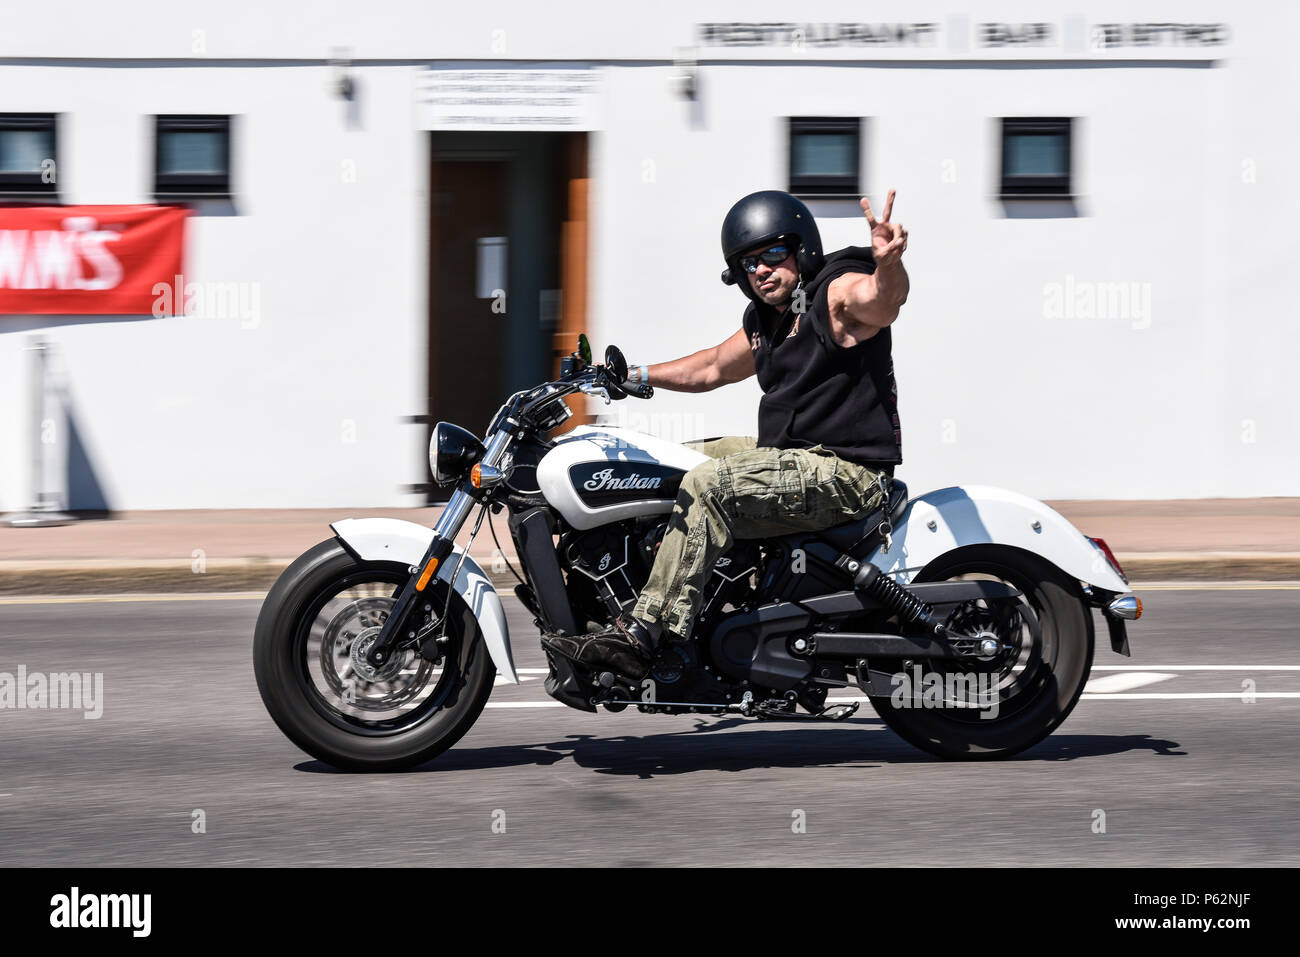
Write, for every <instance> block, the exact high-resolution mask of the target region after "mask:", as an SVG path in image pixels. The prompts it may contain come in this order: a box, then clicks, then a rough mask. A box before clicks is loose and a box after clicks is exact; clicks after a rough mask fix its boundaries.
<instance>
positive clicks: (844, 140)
mask: <svg viewBox="0 0 1300 957" xmlns="http://www.w3.org/2000/svg"><path fill="white" fill-rule="evenodd" d="M861 156H862V120H861V119H859V118H857V117H834V116H823V117H816V116H797V117H791V118H790V192H791V193H793V194H794V195H796V196H853V197H855V198H856V197H858V196H860V195H861V193H860V192H859V188H860V186H859V175H858V170H859V167H860V160H861Z"/></svg>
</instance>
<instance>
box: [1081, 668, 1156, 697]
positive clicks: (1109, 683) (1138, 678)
mask: <svg viewBox="0 0 1300 957" xmlns="http://www.w3.org/2000/svg"><path fill="white" fill-rule="evenodd" d="M1177 677H1178V676H1177V675H1166V674H1161V673H1159V672H1157V671H1125V672H1121V673H1120V674H1117V675H1106V676H1104V677H1101V678H1090V679H1089V680H1088V684H1087V685H1086V687H1087V689H1088V690H1089V691H1091V692H1092V693H1093V694H1113V693H1115V692H1117V691H1131V690H1132V689H1133V688H1141V687H1142V686H1143V685H1153V684H1155V683H1156V682H1158V681H1168V680H1169V679H1170V678H1177Z"/></svg>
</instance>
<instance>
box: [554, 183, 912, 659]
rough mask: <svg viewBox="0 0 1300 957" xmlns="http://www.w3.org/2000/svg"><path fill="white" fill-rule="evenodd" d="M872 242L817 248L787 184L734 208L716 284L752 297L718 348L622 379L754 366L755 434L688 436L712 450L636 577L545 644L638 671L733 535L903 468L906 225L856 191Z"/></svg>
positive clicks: (856, 500)
mask: <svg viewBox="0 0 1300 957" xmlns="http://www.w3.org/2000/svg"><path fill="white" fill-rule="evenodd" d="M860 205H861V207H862V211H863V213H864V215H865V216H866V219H867V223H868V225H869V226H870V230H871V245H870V247H869V248H868V247H858V246H849V247H846V248H845V249H842V250H839V251H838V252H835V253H832V254H830V255H823V253H822V244H821V235H820V233H819V231H818V229H817V224H816V222H815V221H814V220H813V216H812V213H811V212H810V211H809V210H808V207H807V206H805V205H804V204H803V203H802V202H801V201H800V200H798V199H797V198H795V197H794V196H791V195H790V194H789V193H784V192H780V191H778V190H764V191H761V192H757V193H751V194H750V195H748V196H746V197H744V198H743V199H741V200H740V201H739V202H737V203H736V204H735V205H734V206H733V207H732V208H731V210H730V212H728V213H727V216H726V218H725V219H724V220H723V223H722V255H723V258H724V259H725V260H726V263H727V269H726V271H724V272H723V274H722V280H723V282H725V283H727V284H729V285H731V284H738V285H739V286H740V288H741V291H742V292H743V293H744V294H745V295H746V297H748V298H749V299H750V300H751V301H750V304H749V305H748V306H747V307H746V309H745V313H744V316H743V318H742V328H741V329H739V330H738V331H737V332H736V333H735V334H734V335H732V336H731V337H730V338H728V339H727V340H726V341H724V342H722V343H721V344H719V345H717V346H714V347H713V348H711V349H704V350H701V351H699V352H696V353H694V354H692V355H689V356H685V357H683V358H680V359H676V360H674V361H671V362H662V363H657V364H655V365H651V366H640V367H634V368H633V369H632V370H631V371H630V374H629V381H631V382H634V383H650V384H653V385H654V386H655V387H656V388H659V389H670V390H673V391H678V392H707V391H711V390H713V389H716V388H719V387H721V386H724V385H727V384H729V383H732V382H739V381H741V380H743V379H747V378H749V377H750V376H752V375H757V376H758V381H759V385H760V387H761V388H762V390H763V393H764V395H763V398H762V400H761V401H760V403H759V413H758V436H757V438H756V439H755V438H739V437H726V438H721V439H715V440H711V441H707V442H700V443H688V444H691V445H692V447H694V448H696V449H698V450H699V451H701V452H704V453H705V454H706V455H709V456H710V459H709V461H707V462H704V463H701V464H700V465H697V466H696V467H695V468H693V469H691V470H690V471H689V472H688V473H687V474H686V476H685V477H684V479H683V480H682V483H681V486H680V489H679V491H678V495H677V501H676V504H675V506H674V508H673V512H672V516H671V518H670V519H669V522H668V529H667V531H666V533H665V534H664V537H663V541H662V543H661V544H660V545H659V548H658V551H657V553H656V556H655V560H654V565H653V568H652V569H651V573H650V577H649V580H648V581H647V582H646V585H645V587H644V588H643V589H642V591H641V594H640V596H639V598H638V600H637V603H636V605H635V607H634V608H633V609H632V611H631V613H630V614H623V615H620V616H619V617H618V618H617V619H615V621H614V623H613V624H612V625H611V626H610V627H609V628H606V629H604V630H603V631H598V632H593V633H590V634H584V635H563V634H550V635H547V636H545V637H544V638H543V644H545V645H546V646H547V647H548V648H550V649H551V650H552V651H554V652H556V653H558V654H562V655H565V656H566V657H569V658H571V659H573V660H575V661H578V662H580V663H582V664H584V665H587V666H588V667H590V666H603V667H605V668H608V669H610V670H613V671H616V672H618V673H619V674H621V675H623V676H625V677H628V678H632V679H640V678H642V677H643V676H644V675H645V674H646V673H647V672H648V671H649V667H650V664H651V663H652V661H653V660H654V657H655V653H656V650H657V647H658V644H659V642H660V640H661V638H662V636H663V634H664V632H667V633H668V634H669V635H671V636H672V639H675V640H681V641H685V640H687V639H688V638H689V637H690V634H691V627H692V624H693V622H694V620H695V616H696V614H697V612H698V611H699V603H700V592H701V588H702V587H703V585H704V583H705V581H706V579H707V578H708V576H709V574H710V573H711V571H712V569H713V566H714V563H715V562H716V561H717V560H718V558H719V557H720V556H721V555H722V554H723V553H724V552H726V551H727V550H728V549H729V548H730V547H731V544H732V542H733V541H734V540H736V539H747V538H764V537H768V536H773V535H780V534H784V533H786V532H790V531H796V530H815V529H822V528H828V527H830V526H833V525H838V524H840V523H843V522H847V521H850V520H852V519H858V518H864V517H866V516H867V515H868V514H870V513H871V512H872V511H874V510H875V509H876V508H877V507H878V506H879V505H880V504H881V503H882V502H883V501H884V499H885V496H886V495H887V483H888V481H889V478H890V477H891V476H892V475H893V469H894V466H895V465H897V464H899V463H900V462H902V440H901V435H900V430H899V420H898V410H897V391H896V388H895V384H894V370H893V362H892V358H891V351H890V350H891V341H890V332H889V326H890V324H892V323H893V321H894V320H895V319H896V318H897V317H898V312H899V308H900V307H901V306H902V305H903V303H905V302H906V301H907V293H908V288H909V282H908V276H907V271H906V270H905V269H904V268H903V263H902V255H903V252H904V251H905V250H906V249H907V230H906V229H904V228H903V226H902V225H901V224H899V223H894V222H891V221H890V216H891V214H892V212H893V205H894V191H893V190H890V191H889V195H888V197H887V198H886V199H885V205H884V209H883V210H882V215H881V217H880V219H879V220H877V219H876V217H875V215H874V214H873V212H872V209H871V204H870V202H868V200H867V199H866V198H865V197H864V198H863V199H862V200H861V202H860Z"/></svg>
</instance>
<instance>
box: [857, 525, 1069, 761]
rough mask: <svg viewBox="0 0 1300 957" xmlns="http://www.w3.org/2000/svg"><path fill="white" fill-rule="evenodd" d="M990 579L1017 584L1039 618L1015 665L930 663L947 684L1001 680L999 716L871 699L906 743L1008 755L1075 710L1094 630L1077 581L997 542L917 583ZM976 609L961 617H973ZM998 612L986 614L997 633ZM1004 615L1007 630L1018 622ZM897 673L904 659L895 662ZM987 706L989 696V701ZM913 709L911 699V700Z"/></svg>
mask: <svg viewBox="0 0 1300 957" xmlns="http://www.w3.org/2000/svg"><path fill="white" fill-rule="evenodd" d="M972 577H973V578H983V579H994V580H999V581H1004V582H1007V583H1009V584H1011V585H1014V586H1015V587H1016V588H1017V589H1019V590H1020V592H1021V593H1022V594H1023V595H1024V598H1025V600H1026V601H1027V602H1028V604H1029V606H1030V610H1031V611H1032V613H1033V616H1034V617H1035V618H1036V619H1037V626H1038V627H1037V632H1038V633H1037V634H1036V635H1035V634H1034V633H1033V631H1034V630H1033V629H1032V628H1030V627H1028V626H1025V631H1024V637H1022V638H1021V639H1019V641H1020V646H1021V647H1020V650H1019V651H1018V652H1017V656H1016V660H1007V659H1004V660H1002V661H994V662H989V663H987V664H986V665H982V666H981V665H978V664H977V665H974V666H971V665H969V664H966V665H958V664H956V663H955V662H952V661H948V660H944V659H934V660H933V662H932V668H933V670H934V671H935V672H936V673H937V674H939V675H940V677H941V678H943V679H944V680H947V676H948V675H949V674H954V675H955V674H957V673H958V672H963V671H964V672H970V671H972V670H974V671H983V672H984V673H985V674H986V675H987V676H988V683H989V684H990V685H991V684H994V683H997V682H1001V691H1000V693H1001V695H1003V696H1005V700H1003V698H1002V697H999V699H998V709H997V716H996V717H989V716H988V714H989V713H990V712H991V709H986V710H985V712H984V713H983V714H981V712H980V711H979V710H978V709H974V708H966V709H962V708H950V707H942V708H926V707H920V708H918V707H915V706H910V707H908V706H898V705H899V704H900V703H902V701H903V700H905V699H904V698H903V696H902V695H900V696H899V698H900V701H896V700H895V699H894V698H883V697H882V698H872V699H871V703H872V705H873V706H874V707H875V709H876V713H877V714H879V715H880V718H881V720H882V721H884V723H885V724H886V725H888V726H889V727H890V728H892V729H893V730H894V731H895V732H897V734H898V735H899V736H900V737H902V738H903V739H904V740H905V741H907V742H909V743H910V744H912V745H915V746H916V747H918V748H920V749H921V750H923V751H927V752H929V753H930V754H934V755H938V756H939V757H942V758H950V759H963V760H989V759H996V758H1005V757H1009V756H1011V755H1013V754H1017V753H1019V752H1021V751H1024V750H1025V749H1026V748H1029V747H1032V746H1033V745H1035V744H1037V743H1038V742H1039V741H1042V740H1043V739H1044V738H1046V737H1047V736H1048V735H1049V734H1051V733H1052V732H1053V731H1054V730H1056V728H1058V727H1059V726H1060V724H1061V722H1063V721H1064V720H1065V719H1066V717H1067V716H1068V715H1069V714H1070V712H1071V711H1072V710H1073V709H1074V706H1075V704H1076V703H1077V702H1078V700H1079V695H1080V694H1081V693H1082V691H1083V686H1084V684H1085V683H1087V680H1088V674H1089V672H1090V671H1091V669H1092V656H1093V633H1092V628H1090V627H1089V625H1090V622H1089V620H1088V618H1087V615H1088V614H1089V612H1088V609H1087V606H1085V605H1084V603H1083V600H1082V598H1081V596H1080V594H1079V585H1078V582H1076V581H1074V580H1073V579H1071V578H1070V577H1069V576H1067V575H1066V574H1065V573H1064V572H1062V571H1061V570H1060V569H1058V568H1057V567H1056V566H1055V565H1053V564H1051V563H1050V562H1048V561H1047V560H1046V559H1043V558H1041V557H1039V556H1038V555H1035V554H1033V553H1031V552H1027V551H1023V550H1021V549H1018V548H1012V547H1008V546H1002V545H976V546H968V547H965V548H961V549H958V550H956V551H953V552H949V553H948V554H946V555H942V556H940V557H939V558H937V559H936V560H935V561H934V562H932V563H931V564H930V565H927V566H926V567H925V568H924V569H922V571H921V572H920V573H919V574H918V575H917V576H916V581H918V582H921V581H946V580H956V579H962V578H972ZM980 613H981V609H979V608H978V607H973V608H971V609H968V610H967V611H966V612H965V614H967V615H970V616H978V615H979V614H980ZM997 618H998V615H997V614H996V613H993V614H987V613H986V614H985V615H984V620H985V621H987V622H988V623H989V624H988V627H990V628H993V629H996V628H997V627H999V624H998V622H997ZM1023 618H1024V616H1020V615H1015V614H1011V615H1008V616H1007V621H1008V622H1009V624H1007V623H1004V624H1003V625H1002V626H1001V627H1004V628H1006V629H1007V630H1010V629H1011V628H1012V627H1014V621H1015V620H1016V619H1020V620H1023ZM894 665H895V666H896V667H899V668H900V670H901V662H894ZM989 700H990V701H991V700H993V699H991V698H990V699H989ZM913 704H914V702H913Z"/></svg>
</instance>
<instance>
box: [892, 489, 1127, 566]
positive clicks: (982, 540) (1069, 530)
mask: <svg viewBox="0 0 1300 957" xmlns="http://www.w3.org/2000/svg"><path fill="white" fill-rule="evenodd" d="M966 545H1011V546H1014V547H1016V548H1023V549H1024V550H1025V551H1028V552H1033V553H1034V554H1035V555H1040V556H1042V557H1043V558H1045V559H1047V560H1048V561H1049V562H1051V563H1052V564H1053V565H1055V566H1056V567H1057V568H1059V569H1061V571H1063V572H1065V573H1066V574H1067V575H1069V576H1070V577H1072V578H1077V579H1078V580H1079V581H1081V582H1085V583H1086V584H1088V585H1091V586H1093V587H1094V588H1102V589H1105V590H1107V591H1112V592H1127V591H1129V586H1128V584H1127V583H1126V582H1125V581H1124V580H1123V579H1122V578H1120V576H1119V574H1118V573H1117V572H1116V571H1115V569H1114V568H1113V567H1111V564H1110V562H1109V561H1107V560H1106V556H1105V554H1104V553H1103V552H1102V550H1101V549H1100V548H1098V547H1097V546H1096V545H1094V544H1093V543H1092V541H1091V540H1090V539H1089V538H1088V537H1087V536H1085V535H1084V534H1083V533H1082V532H1081V531H1079V530H1078V529H1077V528H1075V527H1074V526H1073V525H1072V524H1070V522H1069V521H1068V520H1067V519H1066V518H1065V516H1063V515H1061V513H1060V512H1057V511H1055V510H1054V509H1052V508H1049V507H1048V506H1046V505H1044V504H1043V503H1042V502H1039V501H1037V500H1035V499H1032V498H1029V497H1028V496H1025V495H1020V494H1019V493H1017V492H1010V491H1008V490H1006V489H1001V488H993V487H992V486H986V485H972V486H970V487H966V488H963V487H961V486H954V487H952V488H942V489H938V490H936V491H933V492H926V493H925V494H924V495H922V496H919V497H918V498H914V499H912V501H911V502H910V503H909V504H908V506H907V509H906V510H905V511H904V513H903V515H902V517H901V519H900V520H899V521H898V523H897V524H896V525H895V526H894V529H893V544H892V545H891V546H890V547H889V549H888V551H886V549H885V546H884V544H881V545H880V546H878V547H877V548H876V550H875V551H874V552H872V553H871V554H870V555H869V556H868V557H867V560H868V561H870V562H871V563H873V564H875V565H877V566H879V567H880V569H881V570H882V571H884V572H885V573H886V574H888V575H890V576H891V577H893V578H894V579H895V580H896V581H899V582H901V583H903V584H907V583H909V582H910V581H911V580H912V579H913V578H915V577H916V574H917V573H918V572H920V571H921V569H922V568H924V567H925V566H926V565H928V564H930V562H932V561H934V560H935V559H936V558H938V557H939V556H940V555H943V554H945V553H947V552H950V551H952V550H953V549H956V548H962V547H964V546H966Z"/></svg>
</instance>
